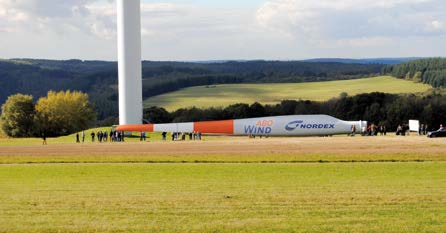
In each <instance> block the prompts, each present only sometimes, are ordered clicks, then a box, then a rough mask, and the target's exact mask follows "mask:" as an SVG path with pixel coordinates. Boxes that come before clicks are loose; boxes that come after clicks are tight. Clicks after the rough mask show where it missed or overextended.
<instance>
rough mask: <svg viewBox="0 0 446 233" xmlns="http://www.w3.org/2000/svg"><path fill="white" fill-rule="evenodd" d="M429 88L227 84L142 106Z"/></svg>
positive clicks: (391, 81)
mask: <svg viewBox="0 0 446 233" xmlns="http://www.w3.org/2000/svg"><path fill="white" fill-rule="evenodd" d="M430 88H431V86H429V85H426V84H421V83H414V82H412V81H407V80H402V79H397V78H392V77H389V76H382V77H375V78H365V79H355V80H343V81H329V82H311V83H281V84H227V85H215V86H210V87H206V86H199V87H190V88H185V89H182V90H180V91H176V92H171V93H167V94H163V95H159V96H154V97H151V98H149V99H146V100H145V101H144V106H145V107H149V106H159V107H164V108H166V109H167V110H169V111H171V110H176V109H178V108H182V107H191V106H196V107H224V106H228V105H230V104H234V103H248V104H251V103H254V102H256V101H257V102H259V103H262V104H275V103H278V102H280V101H282V100H287V99H288V100H291V99H292V100H298V99H303V100H316V101H323V100H328V99H330V98H333V97H338V96H339V94H340V93H342V92H346V93H348V94H349V95H356V94H360V93H370V92H376V91H379V92H385V93H395V94H397V93H420V92H425V91H427V90H428V89H430Z"/></svg>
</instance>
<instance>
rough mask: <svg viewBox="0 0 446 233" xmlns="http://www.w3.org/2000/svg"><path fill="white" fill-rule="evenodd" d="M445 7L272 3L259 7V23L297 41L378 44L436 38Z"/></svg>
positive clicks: (354, 1) (342, 1)
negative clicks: (398, 39)
mask: <svg viewBox="0 0 446 233" xmlns="http://www.w3.org/2000/svg"><path fill="white" fill-rule="evenodd" d="M445 5H446V4H445V3H444V1H443V0H318V1H307V0H270V1H267V2H266V3H264V4H263V5H262V6H261V7H259V9H258V10H257V13H256V20H257V22H258V25H260V26H261V27H263V28H265V29H268V30H271V31H276V32H278V33H283V34H284V35H288V36H292V37H294V38H297V39H304V40H319V41H320V40H340V41H344V42H345V41H349V40H350V41H364V40H365V39H366V38H371V39H370V40H369V41H376V38H381V39H380V40H382V38H384V37H389V38H390V37H402V36H433V35H434V30H433V29H440V28H443V25H442V23H441V22H442V21H443V20H446V14H445V10H446V7H445ZM426 25H430V27H426ZM439 32H440V31H439V30H436V31H435V35H439V34H438V33H439ZM442 33H444V31H442ZM443 35H444V34H443ZM373 38H375V39H373ZM380 40H378V41H380ZM353 44H356V45H361V44H369V43H353Z"/></svg>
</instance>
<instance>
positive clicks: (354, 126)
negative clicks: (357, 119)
mask: <svg viewBox="0 0 446 233" xmlns="http://www.w3.org/2000/svg"><path fill="white" fill-rule="evenodd" d="M355 133H356V125H352V133H351V134H350V136H352V137H354V136H355Z"/></svg>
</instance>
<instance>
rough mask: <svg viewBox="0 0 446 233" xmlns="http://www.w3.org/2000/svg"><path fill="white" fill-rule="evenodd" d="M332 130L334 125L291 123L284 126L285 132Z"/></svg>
mask: <svg viewBox="0 0 446 233" xmlns="http://www.w3.org/2000/svg"><path fill="white" fill-rule="evenodd" d="M297 128H299V129H334V128H335V124H321V123H320V124H311V123H304V121H292V122H290V123H288V124H287V125H286V126H285V129H286V130H287V131H293V130H295V129H297Z"/></svg>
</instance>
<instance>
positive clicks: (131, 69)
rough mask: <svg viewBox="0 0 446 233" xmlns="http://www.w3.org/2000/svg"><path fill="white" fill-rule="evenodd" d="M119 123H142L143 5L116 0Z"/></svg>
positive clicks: (136, 1) (132, 1)
mask: <svg viewBox="0 0 446 233" xmlns="http://www.w3.org/2000/svg"><path fill="white" fill-rule="evenodd" d="M117 13H118V21H117V24H118V75H119V78H118V79H119V80H118V85H119V124H120V125H125V124H141V123H142V116H143V113H142V111H143V104H142V77H141V76H142V67H141V3H140V0H117Z"/></svg>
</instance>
